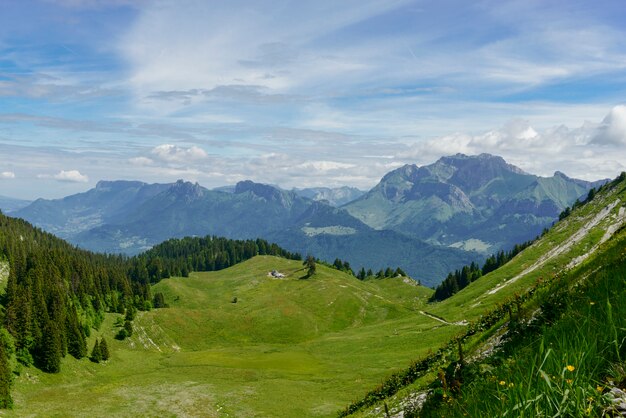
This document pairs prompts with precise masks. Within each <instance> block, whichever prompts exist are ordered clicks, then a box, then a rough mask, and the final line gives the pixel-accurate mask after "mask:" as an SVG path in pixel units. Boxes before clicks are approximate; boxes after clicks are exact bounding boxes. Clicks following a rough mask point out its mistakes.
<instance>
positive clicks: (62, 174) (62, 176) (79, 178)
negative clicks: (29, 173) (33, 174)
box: [37, 170, 89, 183]
mask: <svg viewBox="0 0 626 418" xmlns="http://www.w3.org/2000/svg"><path fill="white" fill-rule="evenodd" d="M37 177H38V178H40V179H54V180H57V181H61V182H65V183H87V182H89V177H87V176H86V175H84V174H81V173H80V171H78V170H68V171H66V170H61V171H59V172H58V173H57V174H52V175H50V174H39V175H37Z"/></svg>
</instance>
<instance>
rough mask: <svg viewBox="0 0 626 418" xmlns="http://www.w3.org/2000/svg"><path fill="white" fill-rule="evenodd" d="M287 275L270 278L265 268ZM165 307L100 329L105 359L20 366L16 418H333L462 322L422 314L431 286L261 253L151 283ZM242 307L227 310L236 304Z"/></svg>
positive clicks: (112, 321) (98, 334)
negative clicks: (309, 273) (120, 335)
mask: <svg viewBox="0 0 626 418" xmlns="http://www.w3.org/2000/svg"><path fill="white" fill-rule="evenodd" d="M274 269H275V270H278V271H280V272H282V273H284V274H285V275H286V277H285V278H284V279H276V278H272V277H269V276H268V272H269V271H271V270H274ZM153 291H154V292H163V293H164V295H165V299H166V302H167V303H168V304H169V305H170V307H169V308H164V309H154V310H152V311H149V312H140V313H139V314H138V316H137V318H136V319H135V321H134V333H133V336H132V337H131V338H129V339H127V340H125V341H117V340H115V339H114V338H113V336H114V335H115V333H116V331H117V327H116V325H115V322H116V319H117V317H121V316H120V315H117V314H107V317H106V320H105V322H104V323H103V325H102V326H101V328H100V330H99V331H94V332H93V333H92V336H91V337H90V339H89V344H90V347H91V346H92V345H93V343H94V341H95V338H96V337H101V336H104V337H105V338H107V342H108V343H109V346H110V348H111V351H112V359H111V360H110V361H108V362H107V363H106V364H94V363H91V362H90V361H89V360H87V359H83V360H80V361H78V360H75V359H73V358H71V357H70V356H67V357H66V358H65V359H64V361H63V365H62V372H61V373H59V374H45V373H42V372H40V371H38V370H36V369H34V368H27V369H23V370H22V373H21V375H20V376H19V377H18V378H17V379H16V384H15V388H14V391H13V393H14V399H15V405H16V406H15V408H14V410H13V412H10V413H11V414H15V415H16V416H207V417H213V416H215V417H227V416H233V417H234V416H247V417H254V416H259V417H261V416H262V417H267V416H277V417H278V416H281V417H289V416H335V415H336V413H337V411H338V410H340V409H341V408H342V407H344V406H345V404H347V403H349V402H350V401H352V400H353V399H354V398H357V397H359V396H361V395H362V394H363V392H364V391H365V390H366V389H367V388H369V387H371V386H372V385H376V384H377V383H379V382H380V381H381V380H382V379H383V378H384V377H385V376H387V375H388V374H389V373H391V372H392V371H394V370H396V369H401V368H403V367H405V366H406V365H407V364H408V363H409V362H410V361H411V360H413V359H415V358H418V357H420V356H423V355H424V354H426V353H427V352H428V351H429V350H430V349H431V348H433V347H437V346H438V345H439V344H440V343H441V342H443V341H446V340H448V339H449V338H450V337H452V336H453V335H455V333H457V332H458V331H459V330H460V329H462V328H463V327H459V326H456V325H446V324H443V323H441V322H439V321H436V320H433V319H431V318H429V317H427V316H424V315H422V314H420V313H419V311H420V310H421V309H423V307H424V305H425V303H426V300H427V299H428V297H429V296H430V294H431V293H432V290H430V289H427V288H424V287H419V286H415V285H412V284H407V283H405V282H404V281H403V280H402V279H401V278H394V279H384V280H367V281H364V282H361V281H359V280H357V279H355V278H354V277H351V276H348V275H346V274H344V273H341V272H338V271H336V270H333V269H329V268H326V267H324V266H318V269H317V273H316V274H315V275H314V276H313V277H311V278H309V279H306V278H305V271H304V270H302V266H301V264H300V262H297V261H290V260H285V259H281V258H276V257H270V256H259V257H256V258H254V259H252V260H249V261H247V262H244V263H241V264H239V265H236V266H234V267H231V268H229V269H226V270H223V271H220V272H209V273H193V274H192V275H191V277H189V278H173V279H166V280H163V281H161V282H160V283H158V284H157V285H155V286H154V289H153ZM235 297H236V298H237V302H236V303H233V299H234V298H235Z"/></svg>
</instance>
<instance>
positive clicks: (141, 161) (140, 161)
mask: <svg viewBox="0 0 626 418" xmlns="http://www.w3.org/2000/svg"><path fill="white" fill-rule="evenodd" d="M128 162H130V163H131V164H132V165H134V166H150V165H153V164H154V161H152V160H151V159H150V158H147V157H135V158H130V159H129V160H128Z"/></svg>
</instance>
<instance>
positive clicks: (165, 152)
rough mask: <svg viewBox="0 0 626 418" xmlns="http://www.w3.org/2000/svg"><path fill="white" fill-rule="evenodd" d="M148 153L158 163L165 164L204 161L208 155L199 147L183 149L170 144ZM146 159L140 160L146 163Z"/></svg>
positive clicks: (157, 147)
mask: <svg viewBox="0 0 626 418" xmlns="http://www.w3.org/2000/svg"><path fill="white" fill-rule="evenodd" d="M150 153H151V154H152V155H153V156H154V157H155V158H157V159H158V160H160V161H163V162H167V163H189V162H197V161H201V160H204V159H206V158H207V157H208V154H207V153H206V152H205V151H204V150H203V149H202V148H200V147H197V146H195V145H193V146H191V147H189V148H185V147H179V146H176V145H172V144H162V145H158V146H156V147H154V148H153V149H152V151H150ZM147 160H148V158H144V159H143V160H140V161H141V162H144V163H145V162H148V161H147Z"/></svg>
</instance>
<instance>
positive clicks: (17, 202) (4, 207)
mask: <svg viewBox="0 0 626 418" xmlns="http://www.w3.org/2000/svg"><path fill="white" fill-rule="evenodd" d="M30 204H31V201H30V200H23V199H14V198H12V197H8V196H0V210H1V211H3V212H6V213H9V212H13V211H16V210H19V209H22V208H24V207H26V206H28V205H30Z"/></svg>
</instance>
